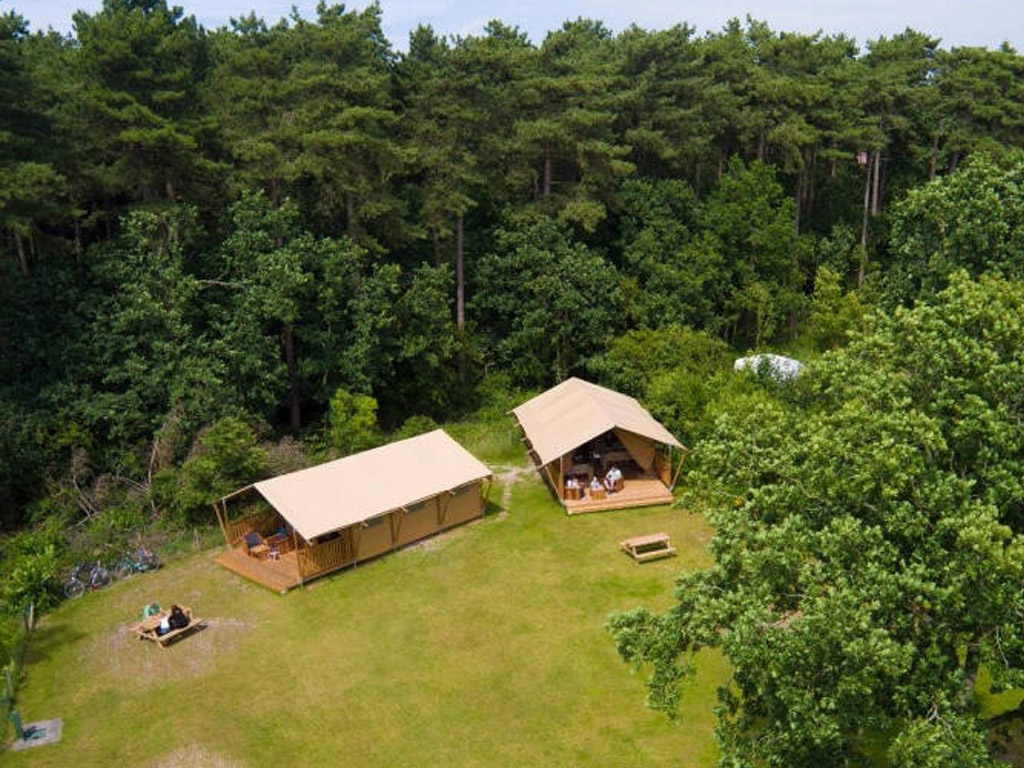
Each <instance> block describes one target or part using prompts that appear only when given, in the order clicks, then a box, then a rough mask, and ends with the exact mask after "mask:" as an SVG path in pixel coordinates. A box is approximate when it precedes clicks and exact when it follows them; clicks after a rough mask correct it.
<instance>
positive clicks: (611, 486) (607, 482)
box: [604, 464, 622, 493]
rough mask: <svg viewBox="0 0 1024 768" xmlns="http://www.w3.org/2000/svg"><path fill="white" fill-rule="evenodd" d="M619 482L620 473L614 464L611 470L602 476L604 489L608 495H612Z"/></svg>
mask: <svg viewBox="0 0 1024 768" xmlns="http://www.w3.org/2000/svg"><path fill="white" fill-rule="evenodd" d="M620 480H622V471H621V470H620V469H619V468H618V467H617V466H616V465H615V464H612V468H611V469H609V470H608V474H607V475H605V476H604V487H605V488H607V489H608V492H609V493H612V492H613V491H614V490H615V485H616V483H618V482H619V481H620Z"/></svg>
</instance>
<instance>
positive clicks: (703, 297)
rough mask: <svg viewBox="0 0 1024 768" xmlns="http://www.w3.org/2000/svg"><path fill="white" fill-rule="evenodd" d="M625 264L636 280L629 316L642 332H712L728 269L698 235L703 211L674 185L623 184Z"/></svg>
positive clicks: (684, 186)
mask: <svg viewBox="0 0 1024 768" xmlns="http://www.w3.org/2000/svg"><path fill="white" fill-rule="evenodd" d="M621 196H622V204H623V213H622V220H621V224H620V227H621V231H622V236H623V262H624V266H625V267H626V271H627V273H628V274H629V275H630V276H631V277H632V278H633V279H634V280H636V290H635V291H632V292H631V298H632V299H633V302H632V304H633V306H632V307H631V314H632V315H633V318H634V321H635V322H636V324H637V325H639V326H640V327H645V328H658V327H663V326H667V325H672V324H677V325H692V326H695V327H715V325H716V320H717V316H718V315H719V314H720V312H721V306H722V303H723V301H724V299H725V296H726V295H727V291H728V284H729V281H730V277H731V275H730V270H729V269H728V268H727V265H726V264H725V263H724V259H723V258H722V256H721V254H720V252H719V250H718V248H717V247H716V246H717V242H713V241H709V238H708V237H707V235H706V233H705V232H703V231H702V229H703V228H702V226H701V224H702V221H701V214H702V213H703V208H702V207H700V206H699V205H698V204H697V201H696V199H695V197H694V194H693V191H692V190H691V188H690V187H689V185H687V184H686V183H685V182H682V181H678V180H675V179H673V180H668V179H665V180H657V181H656V180H651V179H635V180H632V179H631V180H629V181H627V182H625V183H624V184H623V185H622V193H621Z"/></svg>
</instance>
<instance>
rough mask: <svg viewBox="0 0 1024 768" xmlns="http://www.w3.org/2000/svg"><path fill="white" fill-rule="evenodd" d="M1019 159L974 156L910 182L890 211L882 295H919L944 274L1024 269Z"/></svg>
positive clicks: (934, 287)
mask: <svg viewBox="0 0 1024 768" xmlns="http://www.w3.org/2000/svg"><path fill="white" fill-rule="evenodd" d="M1022 182H1024V159H1022V158H1019V157H1017V158H1014V159H1013V160H1012V161H1011V162H1008V163H1006V164H1002V165H1000V164H997V163H996V162H995V161H993V160H992V159H990V158H988V157H985V156H975V157H974V158H973V159H972V161H971V162H969V163H967V164H965V165H964V166H963V167H962V168H961V170H960V171H959V172H958V173H956V174H953V175H952V176H946V177H941V178H938V179H936V180H935V181H933V182H931V183H930V184H927V185H925V186H923V187H920V188H918V189H915V190H912V191H911V192H910V193H909V194H908V195H907V197H906V199H905V200H904V201H902V202H901V203H900V204H899V205H898V206H897V207H896V210H895V212H894V215H893V221H892V231H891V235H890V252H891V254H892V266H891V268H890V271H889V273H888V275H886V296H887V298H888V300H889V302H890V303H897V302H898V303H903V304H909V303H911V302H913V301H914V300H915V299H927V298H930V297H932V296H934V295H935V294H936V293H937V292H938V291H940V290H942V288H943V287H945V285H946V283H947V281H948V279H949V275H950V274H952V273H953V272H955V271H957V270H960V269H964V270H967V271H968V272H969V273H970V274H971V275H975V276H977V275H980V274H982V273H984V272H987V271H998V272H1001V273H1002V274H1004V275H1006V276H1008V277H1015V278H1021V277H1024V259H1022V258H1021V254H1022V253H1024V184H1022Z"/></svg>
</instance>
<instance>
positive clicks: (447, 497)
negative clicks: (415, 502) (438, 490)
mask: <svg viewBox="0 0 1024 768" xmlns="http://www.w3.org/2000/svg"><path fill="white" fill-rule="evenodd" d="M434 498H435V499H437V528H438V530H440V529H441V528H442V527H444V519H445V518H446V517H447V516H448V505H449V504H451V503H452V499H454V498H455V493H454V492H452V491H445V492H444V504H443V505H442V504H441V494H438V495H437V496H435V497H434Z"/></svg>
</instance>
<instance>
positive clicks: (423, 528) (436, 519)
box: [303, 480, 484, 578]
mask: <svg viewBox="0 0 1024 768" xmlns="http://www.w3.org/2000/svg"><path fill="white" fill-rule="evenodd" d="M483 489H484V484H483V481H482V480H474V481H473V482H471V483H467V484H466V485H463V486H460V487H459V488H456V489H454V490H453V491H445V492H444V493H440V494H437V495H436V496H431V497H430V498H428V499H425V500H423V501H422V502H418V503H416V504H410V505H408V506H407V507H403V508H402V509H396V510H393V511H391V512H388V513H387V514H385V515H380V516H379V517H375V518H372V519H370V520H366V521H363V522H361V523H355V524H353V525H350V526H348V527H346V528H344V529H342V530H341V531H340V536H338V537H336V538H333V539H328V540H326V541H324V542H322V543H316V542H314V543H311V544H310V545H309V549H311V550H318V549H322V548H323V549H326V548H327V547H335V548H337V550H338V552H339V555H338V556H337V557H335V558H334V559H332V560H326V559H322V560H321V561H320V562H318V563H317V565H318V566H319V567H316V568H314V569H313V570H309V569H304V571H303V576H304V577H305V578H312V577H314V576H319V575H322V574H324V573H327V572H329V571H332V570H337V568H339V567H343V566H346V565H353V564H355V563H359V562H362V561H363V560H369V559H371V558H374V557H378V556H380V555H383V554H385V553H386V552H390V551H391V550H393V549H397V548H398V547H404V546H406V545H407V544H412V543H413V542H416V541H419V540H420V539H425V538H427V537H428V536H433V535H434V534H436V533H440V532H441V531H443V530H445V529H447V528H451V527H453V526H456V525H461V524H462V523H466V522H469V521H470V520H472V519H474V518H477V517H481V516H482V515H483V513H484V493H483ZM342 541H345V542H351V546H349V547H345V546H344V545H342V544H341V542H342ZM343 551H344V552H346V554H345V555H342V554H341V553H342V552H343ZM340 557H344V559H343V560H341V561H338V558H340ZM307 562H308V560H307Z"/></svg>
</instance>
